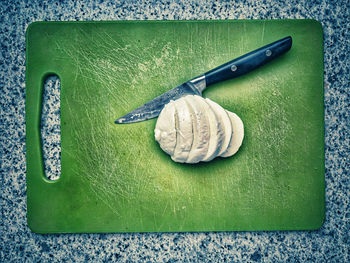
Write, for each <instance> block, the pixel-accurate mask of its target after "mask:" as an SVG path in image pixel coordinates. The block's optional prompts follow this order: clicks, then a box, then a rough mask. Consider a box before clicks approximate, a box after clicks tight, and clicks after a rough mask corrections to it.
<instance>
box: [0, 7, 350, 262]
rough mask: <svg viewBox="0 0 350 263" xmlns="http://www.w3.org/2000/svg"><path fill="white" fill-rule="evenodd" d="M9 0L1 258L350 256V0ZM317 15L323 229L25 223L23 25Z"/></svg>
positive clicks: (3, 22)
mask: <svg viewBox="0 0 350 263" xmlns="http://www.w3.org/2000/svg"><path fill="white" fill-rule="evenodd" d="M39 2H40V1H39ZM62 2H64V1H48V3H40V4H38V3H34V2H33V3H31V2H27V1H11V2H10V1H2V2H1V3H0V11H1V19H0V31H1V33H0V34H1V37H0V39H1V53H0V56H1V58H0V87H1V90H0V92H1V98H0V105H1V109H0V113H1V114H0V118H1V119H0V125H1V129H0V131H1V152H0V153H1V155H0V156H1V177H0V180H1V182H0V188H1V191H0V195H1V199H0V200H1V202H0V207H1V218H0V232H1V234H0V261H1V262H9V261H14V262H21V261H26V262H31V261H36V262H39V261H44V262H47V261H89V260H90V261H116V260H117V259H118V260H120V261H130V262H133V261H157V262H159V261H180V262H183V261H199V262H202V261H220V262H221V261H225V260H226V261H228V262H231V261H258V262H259V261H263V262H286V261H288V262H305V261H309V262H349V261H350V257H349V249H350V246H349V243H350V237H349V232H350V209H349V203H350V201H349V199H350V198H349V193H350V189H349V188H350V180H349V179H350V178H349V177H350V158H349V157H350V156H349V152H350V149H349V148H350V136H349V131H350V129H349V128H350V127H349V126H350V117H349V106H350V99H349V95H350V89H349V87H350V80H349V78H350V72H349V71H350V67H349V61H350V57H349V54H350V45H349V41H350V33H349V32H350V24H349V10H350V3H349V1H346V0H342V1H288V2H286V3H282V1H278V2H277V1H276V2H272V1H265V0H260V1H240V3H234V2H227V1H225V2H222V3H216V2H214V1H193V2H190V3H187V1H183V2H181V1H175V2H173V1H159V2H158V1H154V2H152V1H146V2H137V1H118V2H116V3H111V2H104V1H100V3H99V4H95V3H93V2H89V1H87V2H85V3H84V4H83V3H75V1H70V2H69V3H68V2H67V3H62ZM277 18H312V19H316V20H318V21H320V22H321V23H322V25H323V29H324V50H325V56H324V59H325V68H324V70H325V82H326V85H325V98H324V100H325V125H326V127H325V128H326V134H325V142H326V219H325V223H324V225H323V226H322V227H321V229H319V230H317V231H297V232H221V233H146V234H137V233H135V234H71V235H68V234H67V235H38V234H34V233H33V232H31V231H30V229H29V228H28V226H27V222H26V165H25V151H26V148H25V84H24V83H25V30H26V28H27V26H28V25H29V24H30V23H31V22H33V21H42V20H55V21H63V20H124V19H277Z"/></svg>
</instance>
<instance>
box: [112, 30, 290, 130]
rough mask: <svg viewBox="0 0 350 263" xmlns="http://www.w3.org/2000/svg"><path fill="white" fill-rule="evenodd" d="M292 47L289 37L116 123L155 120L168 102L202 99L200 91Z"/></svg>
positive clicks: (198, 78) (221, 67) (189, 84)
mask: <svg viewBox="0 0 350 263" xmlns="http://www.w3.org/2000/svg"><path fill="white" fill-rule="evenodd" d="M291 46H292V37H290V36H288V37H285V38H282V39H280V40H277V41H275V42H273V43H271V44H268V45H266V46H263V47H261V48H259V49H256V50H254V51H252V52H250V53H248V54H245V55H243V56H241V57H239V58H236V59H234V60H231V61H229V62H227V63H225V64H223V65H221V66H219V67H217V68H214V69H212V70H210V71H208V72H207V73H204V74H202V75H200V76H198V77H196V78H194V79H191V80H189V81H187V82H185V83H183V84H181V85H180V86H177V87H176V88H173V89H172V90H169V91H167V92H165V93H163V94H162V95H160V96H158V97H156V98H155V99H153V100H151V101H149V102H147V103H146V104H144V105H142V106H140V107H138V108H137V109H135V110H133V111H131V112H129V113H128V114H126V115H124V116H122V117H120V118H119V119H117V120H116V121H115V123H117V124H119V123H133V122H140V121H144V120H148V119H152V118H155V117H157V116H158V115H159V114H160V112H161V110H162V109H163V107H164V105H165V104H167V103H169V102H170V100H176V99H178V98H180V97H182V96H185V95H199V96H202V92H203V90H204V89H206V88H207V87H209V86H210V85H213V84H215V83H218V82H220V81H224V80H228V79H232V78H235V77H238V76H241V75H243V74H245V73H248V72H250V71H252V70H254V69H256V68H258V67H260V66H262V65H264V64H266V63H267V62H270V61H271V60H273V59H274V58H276V57H278V56H280V55H282V54H284V53H285V52H287V51H288V50H289V49H290V48H291Z"/></svg>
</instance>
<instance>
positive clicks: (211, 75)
mask: <svg viewBox="0 0 350 263" xmlns="http://www.w3.org/2000/svg"><path fill="white" fill-rule="evenodd" d="M291 46H292V37H290V36H288V37H285V38H282V39H280V40H277V41H276V42H273V43H271V44H268V45H266V46H263V47H261V48H259V49H257V50H254V51H252V52H250V53H248V54H246V55H243V56H241V57H239V58H236V59H234V60H231V61H230V62H227V63H225V64H223V65H221V66H219V67H217V68H214V69H212V70H210V71H208V72H207V73H205V74H204V75H205V80H206V85H207V86H209V85H212V84H215V83H218V82H220V81H224V80H227V79H232V78H235V77H238V76H241V75H243V74H245V73H248V72H250V71H252V70H254V69H256V68H258V67H260V66H262V65H264V64H266V63H267V62H270V61H271V60H273V59H274V58H276V57H278V56H280V55H282V54H284V53H285V52H287V51H288V50H289V49H290V48H291Z"/></svg>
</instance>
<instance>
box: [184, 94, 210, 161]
mask: <svg viewBox="0 0 350 263" xmlns="http://www.w3.org/2000/svg"><path fill="white" fill-rule="evenodd" d="M199 98H201V97H199V96H196V95H189V96H186V97H185V100H186V102H187V105H188V106H189V108H190V109H191V108H192V112H191V116H192V122H193V143H192V149H191V151H190V153H189V155H188V158H187V161H186V162H187V163H198V162H200V161H201V160H202V159H203V158H204V157H205V156H206V154H207V152H208V147H209V138H210V130H209V121H208V116H207V114H206V111H205V107H204V106H203V104H202V103H199V102H198V100H199Z"/></svg>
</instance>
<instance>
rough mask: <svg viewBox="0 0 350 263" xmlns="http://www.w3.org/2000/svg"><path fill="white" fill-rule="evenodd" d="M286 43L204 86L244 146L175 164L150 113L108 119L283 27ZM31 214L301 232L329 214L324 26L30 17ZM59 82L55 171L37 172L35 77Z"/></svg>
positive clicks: (48, 222) (36, 223)
mask: <svg viewBox="0 0 350 263" xmlns="http://www.w3.org/2000/svg"><path fill="white" fill-rule="evenodd" d="M288 35H290V36H292V38H293V46H292V49H291V50H290V51H289V52H288V53H287V54H285V55H283V56H281V57H279V58H278V59H276V60H275V61H273V62H271V63H269V64H267V65H265V66H263V67H261V68H259V69H258V70H255V71H254V72H252V73H249V74H247V75H245V76H242V77H239V78H237V79H234V80H229V81H226V82H223V83H220V84H218V85H215V86H211V87H209V88H208V89H207V90H206V91H205V92H204V94H203V96H204V97H208V98H210V99H212V100H214V101H216V102H217V103H219V104H220V105H221V106H223V107H224V108H226V109H228V110H230V111H233V112H235V113H236V114H238V115H239V116H240V117H241V118H242V120H243V122H244V125H245V138H244V141H243V145H242V148H241V149H240V151H239V152H238V153H237V154H236V155H234V156H233V157H231V158H227V159H224V158H217V159H215V160H213V161H211V162H209V163H200V164H196V165H187V164H179V163H175V162H173V161H172V160H171V159H170V157H169V156H168V155H166V154H165V153H164V152H163V151H162V150H161V149H160V147H159V145H158V144H157V143H156V141H155V140H154V132H153V130H154V127H155V123H156V119H153V120H149V121H144V122H140V123H135V124H127V125H116V124H114V120H115V119H116V118H117V117H120V116H122V115H124V114H125V113H127V112H129V111H131V110H132V109H134V108H136V107H138V106H140V105H142V104H143V103H145V102H147V101H149V100H150V99H153V98H154V97H156V96H157V95H160V94H161V93H163V92H165V91H167V90H169V89H171V88H173V87H175V86H177V85H179V84H181V83H183V82H184V81H187V80H189V79H191V78H193V77H195V76H197V75H199V74H202V73H204V72H206V71H208V70H210V69H212V68H214V67H216V66H218V65H220V64H222V63H225V62H227V61H229V60H231V59H233V58H236V57H238V56H240V55H243V54H245V53H247V52H250V51H252V50H254V49H256V48H259V47H261V46H263V45H266V44H268V43H271V42H273V41H275V40H278V39H280V38H283V37H285V36H288ZM26 52H27V61H26V125H27V126H26V138H27V141H26V150H27V155H26V158H27V195H28V224H29V226H30V228H31V229H32V230H33V231H35V232H38V233H72V232H148V231H152V232H153V231H165V232H168V231H231V230H298V229H299V230H305V229H317V228H319V227H320V226H321V225H322V222H323V218H324V214H325V182H324V173H325V170H324V169H325V168H324V113H323V34H322V27H321V25H320V24H319V23H318V22H316V21H313V20H274V21H262V20H261V21H259V20H254V21H244V20H242V21H119V22H38V23H33V24H31V25H30V26H29V28H28V30H27V50H26ZM50 74H57V75H58V76H59V78H60V81H61V95H60V96H61V98H60V99H61V145H62V155H61V158H62V172H61V177H60V178H59V179H58V180H57V181H49V180H48V179H46V177H45V175H44V168H43V161H42V153H41V146H40V130H39V123H40V110H41V100H42V99H41V97H42V89H43V82H44V79H45V77H46V76H48V75H50Z"/></svg>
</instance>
